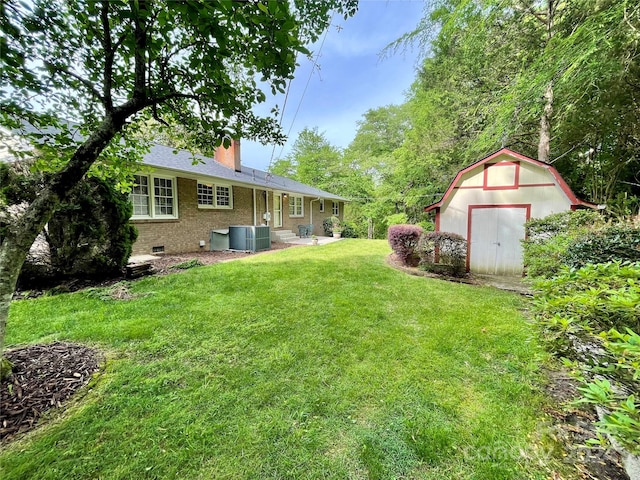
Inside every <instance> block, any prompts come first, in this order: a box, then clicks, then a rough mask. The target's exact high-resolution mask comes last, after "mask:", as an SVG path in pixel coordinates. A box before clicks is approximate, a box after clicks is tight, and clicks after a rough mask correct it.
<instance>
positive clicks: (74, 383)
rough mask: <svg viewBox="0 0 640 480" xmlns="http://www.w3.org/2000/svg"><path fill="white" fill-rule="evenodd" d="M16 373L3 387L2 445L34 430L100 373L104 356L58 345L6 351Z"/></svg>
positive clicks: (0, 397) (0, 407)
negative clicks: (36, 425)
mask: <svg viewBox="0 0 640 480" xmlns="http://www.w3.org/2000/svg"><path fill="white" fill-rule="evenodd" d="M5 357H6V358H7V359H8V360H9V361H10V362H12V363H13V365H14V367H13V373H12V374H11V375H10V376H9V378H7V379H6V380H3V381H2V382H1V383H0V441H1V442H6V441H8V440H10V439H12V438H13V437H14V436H15V435H16V434H17V433H21V432H26V431H28V430H30V429H32V428H33V427H34V426H35V424H36V423H37V420H38V418H39V417H40V416H41V415H42V414H43V413H44V412H46V411H47V410H49V409H51V408H56V407H57V408H59V407H61V406H62V404H63V403H64V402H65V401H66V400H68V399H69V398H71V396H72V395H73V394H74V393H75V392H76V391H78V389H80V388H82V387H84V386H85V385H87V383H89V380H91V378H92V377H93V375H95V374H96V373H97V372H98V371H99V370H100V364H101V363H102V358H103V357H102V355H101V354H100V353H99V352H98V351H97V350H94V349H91V348H88V347H85V346H83V345H76V344H73V343H66V342H55V343H51V344H48V345H29V346H27V347H21V348H16V349H12V350H7V351H6V352H5Z"/></svg>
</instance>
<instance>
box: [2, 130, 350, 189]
mask: <svg viewBox="0 0 640 480" xmlns="http://www.w3.org/2000/svg"><path fill="white" fill-rule="evenodd" d="M69 126H70V128H72V129H73V127H74V126H75V124H74V123H72V122H69ZM56 131H57V129H55V128H53V127H47V128H45V129H44V130H43V131H41V130H39V129H37V128H35V127H34V126H32V125H31V124H29V123H27V122H23V123H22V127H21V128H19V129H17V130H15V131H14V133H16V134H17V135H19V136H20V135H21V134H33V133H44V134H51V133H55V132H56ZM73 135H74V140H78V141H80V140H82V136H81V134H80V133H79V132H78V130H77V129H76V130H75V131H74V132H73ZM194 158H197V159H198V160H202V162H201V163H196V164H195V165H194V164H193V159H194ZM142 162H143V164H145V165H149V166H151V167H158V168H167V169H171V170H174V171H177V172H185V173H189V174H192V175H206V176H208V177H213V178H218V179H221V180H226V181H228V182H233V183H236V184H242V185H247V186H251V187H260V188H265V189H272V190H282V191H284V192H288V193H299V194H302V195H305V196H307V197H320V198H326V199H328V200H340V201H348V199H346V198H344V197H341V196H339V195H335V194H333V193H330V192H326V191H324V190H320V189H319V188H315V187H312V186H311V185H306V184H304V183H300V182H296V181H295V180H292V179H290V178H287V177H282V176H280V175H273V174H270V173H267V172H264V171H262V170H258V169H255V168H249V167H244V166H243V167H242V171H241V172H236V171H235V170H234V169H231V168H228V167H225V166H224V165H222V164H220V163H218V162H216V161H215V160H214V159H213V158H211V157H205V156H203V155H196V154H192V153H191V152H189V151H187V150H179V149H175V148H172V147H168V146H166V145H160V144H154V145H152V146H151V149H150V151H149V153H148V154H147V155H146V156H145V157H144V158H143V160H142Z"/></svg>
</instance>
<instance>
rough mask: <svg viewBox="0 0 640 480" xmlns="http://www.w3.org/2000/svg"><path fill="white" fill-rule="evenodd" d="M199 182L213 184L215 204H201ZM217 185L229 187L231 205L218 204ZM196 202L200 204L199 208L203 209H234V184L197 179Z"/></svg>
mask: <svg viewBox="0 0 640 480" xmlns="http://www.w3.org/2000/svg"><path fill="white" fill-rule="evenodd" d="M198 184H201V185H207V186H208V185H211V187H212V188H213V202H214V204H213V205H200V203H199V200H198ZM216 187H225V188H228V189H229V205H218V195H217V194H216ZM196 203H197V204H198V208H200V209H202V210H233V185H231V184H230V183H218V182H209V181H207V180H202V179H199V180H196Z"/></svg>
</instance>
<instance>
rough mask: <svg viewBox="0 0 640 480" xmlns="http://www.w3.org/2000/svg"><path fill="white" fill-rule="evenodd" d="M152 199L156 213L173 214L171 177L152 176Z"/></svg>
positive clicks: (161, 214) (160, 214)
mask: <svg viewBox="0 0 640 480" xmlns="http://www.w3.org/2000/svg"><path fill="white" fill-rule="evenodd" d="M153 199H154V206H155V212H154V213H155V214H156V215H158V216H173V199H174V196H173V179H171V178H161V177H154V178H153Z"/></svg>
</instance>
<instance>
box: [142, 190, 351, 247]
mask: <svg viewBox="0 0 640 480" xmlns="http://www.w3.org/2000/svg"><path fill="white" fill-rule="evenodd" d="M196 183H197V182H196V180H191V179H187V178H181V177H178V179H177V185H178V217H179V218H177V219H175V220H164V219H163V220H132V221H131V223H132V224H133V225H135V226H136V228H137V229H138V240H136V242H135V244H134V245H133V255H143V254H150V253H152V252H153V247H164V252H165V253H186V252H198V251H209V250H210V249H211V245H210V234H211V230H214V229H217V228H227V227H229V225H253V222H254V216H253V189H251V188H243V187H238V186H234V187H233V209H232V210H225V209H203V208H198V194H197V188H196ZM311 200H313V198H312V197H304V217H302V218H290V217H289V200H288V198H285V199H284V200H283V204H282V228H278V230H291V231H293V232H294V233H295V234H297V233H298V225H299V224H309V223H311V220H310V218H311V215H310V211H309V208H310V207H309V205H310V201H311ZM267 201H268V202H269V212H271V215H272V219H273V193H272V192H269V194H268V200H266V199H265V195H264V190H258V189H256V210H257V223H258V225H263V224H264V223H265V222H264V219H263V214H264V213H265V212H266V211H267V208H266V207H267V206H266V202H267ZM311 205H312V207H313V233H314V234H315V235H324V230H323V228H322V221H323V220H324V219H325V218H328V217H330V216H331V215H332V214H331V207H332V202H331V201H330V200H325V211H324V212H320V202H318V201H314V202H313V203H311ZM343 209H344V203H342V202H340V215H339V217H340V219H341V220H342V218H343V216H342V215H343ZM269 225H270V226H271V228H272V229H273V220H272V221H271V222H269ZM200 240H204V241H205V246H204V247H200Z"/></svg>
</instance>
